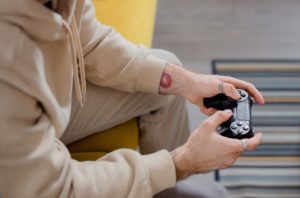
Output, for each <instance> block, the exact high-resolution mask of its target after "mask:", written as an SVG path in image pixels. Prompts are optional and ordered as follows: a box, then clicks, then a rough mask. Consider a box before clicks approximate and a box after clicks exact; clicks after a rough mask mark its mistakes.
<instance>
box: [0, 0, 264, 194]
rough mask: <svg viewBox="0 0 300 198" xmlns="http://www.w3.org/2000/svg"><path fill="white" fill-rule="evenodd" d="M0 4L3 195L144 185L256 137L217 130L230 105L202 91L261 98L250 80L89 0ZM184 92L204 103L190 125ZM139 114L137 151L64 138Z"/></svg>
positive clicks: (232, 151)
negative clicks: (166, 44)
mask: <svg viewBox="0 0 300 198" xmlns="http://www.w3.org/2000/svg"><path fill="white" fill-rule="evenodd" d="M0 13H1V15H0V30H1V36H0V46H1V52H0V58H1V63H0V70H1V72H0V93H1V101H0V108H1V111H0V118H1V121H0V128H1V130H0V197H152V196H153V195H154V194H156V193H158V192H160V191H162V190H164V189H166V188H169V187H173V186H174V185H175V183H176V181H177V180H181V179H183V178H186V177H188V176H190V175H192V174H195V173H206V172H209V171H212V170H215V169H220V168H225V167H228V166H229V165H231V164H232V163H233V162H234V161H235V160H236V159H237V157H238V156H239V155H240V154H241V153H242V152H243V151H244V150H245V149H247V150H253V149H255V147H256V146H257V145H258V144H259V143H260V140H261V134H257V135H256V136H255V137H253V138H251V139H247V140H246V141H245V142H246V147H245V145H244V146H243V144H242V142H241V141H240V140H236V139H229V138H225V137H222V136H220V135H219V134H217V133H216V128H217V126H219V125H220V124H221V123H222V122H224V121H226V120H228V119H229V118H230V117H231V115H232V112H230V111H229V110H226V111H216V110H215V109H207V108H205V107H204V106H203V102H202V101H203V98H205V97H210V96H214V95H216V94H218V93H221V92H222V93H223V92H224V93H225V94H226V95H228V96H229V97H232V98H233V99H238V98H239V94H238V93H237V91H236V88H242V89H245V90H247V91H249V93H251V95H252V96H253V97H254V99H255V100H256V101H257V102H258V103H259V104H263V103H264V101H263V98H262V96H261V94H260V93H259V92H258V90H257V89H256V88H255V87H254V86H253V85H252V84H250V83H248V82H244V81H241V80H238V79H235V78H231V77H225V76H213V75H204V74H196V73H193V72H190V71H188V70H186V69H184V68H183V67H180V66H179V65H180V64H181V63H180V62H179V60H178V59H177V58H176V57H174V55H173V54H171V53H169V52H166V51H163V50H149V49H146V48H145V47H143V46H136V45H133V44H132V43H130V42H128V41H126V40H125V39H123V38H122V37H121V36H120V35H119V34H118V33H117V32H115V31H114V30H113V29H112V28H110V27H107V26H104V25H102V24H100V23H99V22H98V21H97V20H96V19H95V17H94V9H93V6H92V3H91V1H90V0H77V1H74V0H66V1H62V0H22V1H18V0H2V1H1V2H0ZM185 99H187V100H188V101H190V102H192V103H193V104H195V105H198V106H199V108H200V110H201V111H202V112H203V113H204V114H206V115H210V117H209V118H208V119H207V120H205V121H204V122H202V123H201V124H200V126H199V127H198V128H197V129H196V130H195V131H194V132H193V133H192V135H190V134H189V128H188V123H187V113H186V109H185ZM137 116H139V117H140V123H139V127H140V133H141V134H140V136H141V138H140V145H139V149H140V152H141V153H142V154H143V155H142V154H140V153H138V152H136V151H132V150H128V149H120V150H116V151H114V152H112V153H109V154H107V155H105V156H104V157H102V158H100V159H99V160H97V161H94V162H89V161H87V162H78V161H75V160H73V159H71V157H70V154H69V152H68V150H67V149H66V147H65V144H68V143H70V142H73V141H76V140H78V139H80V138H83V137H85V136H88V135H90V134H92V133H95V132H96V131H99V130H103V129H107V128H110V127H112V126H115V125H117V124H119V123H122V122H125V121H127V120H129V119H131V118H133V117H137Z"/></svg>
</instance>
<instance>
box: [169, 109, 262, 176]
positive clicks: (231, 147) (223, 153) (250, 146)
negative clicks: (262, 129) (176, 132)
mask: <svg viewBox="0 0 300 198" xmlns="http://www.w3.org/2000/svg"><path fill="white" fill-rule="evenodd" d="M231 116H232V112H231V111H230V110H225V111H217V112H216V113H215V114H214V115H212V116H211V117H209V118H208V119H206V120H205V121H203V122H202V124H201V125H200V126H199V127H198V128H197V129H196V130H195V131H194V132H193V133H192V135H191V136H190V138H189V139H188V141H187V142H186V143H185V144H184V145H182V146H181V147H179V148H177V149H175V150H174V151H172V152H171V154H172V157H173V160H174V164H175V167H176V175H177V180H180V179H183V178H186V177H188V176H190V175H192V174H195V173H206V172H209V171H213V170H216V169H223V168H226V167H228V166H230V165H231V164H233V163H234V162H235V160H236V159H237V158H238V157H239V156H240V154H241V153H242V152H243V149H244V148H243V144H242V141H241V140H237V139H230V138H226V137H223V136H221V135H220V134H218V133H217V131H216V128H217V127H218V126H219V125H220V124H221V123H223V122H225V121H226V120H228V119H229V118H230V117H231ZM245 141H246V143H247V150H254V149H255V148H256V146H257V145H259V144H260V142H261V134H259V133H258V134H256V135H255V136H254V137H253V138H251V139H245Z"/></svg>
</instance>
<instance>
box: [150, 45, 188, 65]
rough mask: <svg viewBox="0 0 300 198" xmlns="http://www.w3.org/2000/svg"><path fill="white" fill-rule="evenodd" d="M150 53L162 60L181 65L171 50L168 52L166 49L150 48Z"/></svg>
mask: <svg viewBox="0 0 300 198" xmlns="http://www.w3.org/2000/svg"><path fill="white" fill-rule="evenodd" d="M150 53H151V54H152V55H153V56H156V57H158V58H161V59H164V60H166V61H168V62H171V63H174V64H176V65H179V66H181V65H182V63H181V61H180V60H179V58H178V57H177V56H176V55H175V54H174V53H173V52H170V51H168V50H164V49H152V50H151V51H150Z"/></svg>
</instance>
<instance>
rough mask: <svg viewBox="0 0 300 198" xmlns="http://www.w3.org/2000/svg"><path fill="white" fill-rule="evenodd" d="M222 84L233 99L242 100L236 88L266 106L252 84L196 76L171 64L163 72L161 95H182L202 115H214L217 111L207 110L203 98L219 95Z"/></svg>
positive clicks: (219, 77)
mask: <svg viewBox="0 0 300 198" xmlns="http://www.w3.org/2000/svg"><path fill="white" fill-rule="evenodd" d="M220 83H223V91H224V93H225V94H226V95H227V96H229V97H231V98H232V99H235V100H238V99H239V98H240V95H239V93H238V92H237V90H236V88H240V89H244V90H246V91H248V92H249V94H250V95H251V96H252V97H253V98H254V99H255V101H256V102H257V103H258V104H264V99H263V97H262V95H261V94H260V92H259V91H258V90H257V89H256V88H255V86H254V85H252V84H251V83H248V82H245V81H242V80H238V79H236V78H232V77H228V76H217V75H205V74H196V73H193V72H189V71H187V70H185V69H184V68H182V67H179V66H176V65H174V64H171V63H170V64H168V65H167V66H166V68H165V70H164V72H163V75H162V78H161V83H160V93H162V94H175V95H181V96H183V97H185V98H186V99H187V100H188V101H190V102H191V103H193V104H196V105H198V106H199V108H200V110H201V111H202V113H204V114H206V115H212V114H213V113H215V112H216V109H213V108H208V109H207V108H206V107H205V106H204V105H203V98H208V97H212V96H215V95H217V94H219V93H220V88H219V86H220Z"/></svg>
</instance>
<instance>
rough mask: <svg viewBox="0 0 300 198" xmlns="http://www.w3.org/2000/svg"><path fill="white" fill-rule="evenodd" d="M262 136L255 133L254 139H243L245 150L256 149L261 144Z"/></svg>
mask: <svg viewBox="0 0 300 198" xmlns="http://www.w3.org/2000/svg"><path fill="white" fill-rule="evenodd" d="M261 139H262V134H261V133H257V134H255V136H254V137H252V138H250V139H245V140H246V143H247V150H249V151H253V150H255V149H256V147H257V146H258V145H259V144H260V143H261Z"/></svg>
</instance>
